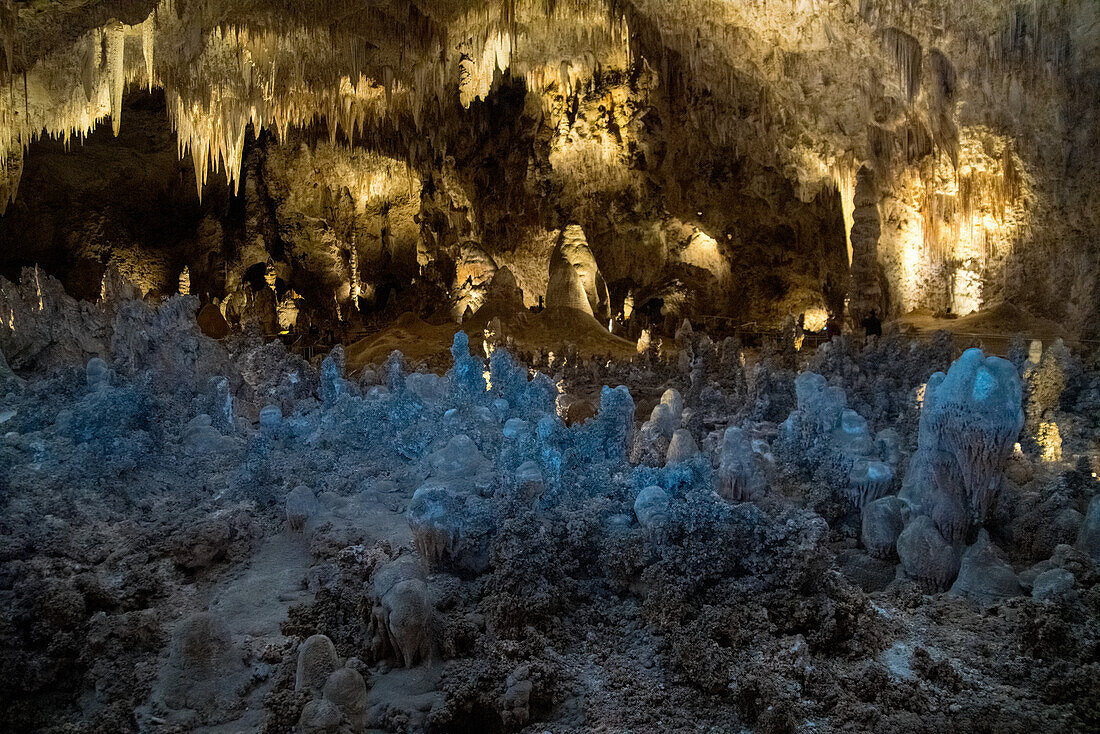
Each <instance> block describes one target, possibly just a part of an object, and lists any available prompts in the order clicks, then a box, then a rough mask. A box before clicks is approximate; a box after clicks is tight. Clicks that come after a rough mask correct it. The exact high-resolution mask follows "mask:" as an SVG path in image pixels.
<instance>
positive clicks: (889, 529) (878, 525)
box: [860, 496, 907, 558]
mask: <svg viewBox="0 0 1100 734" xmlns="http://www.w3.org/2000/svg"><path fill="white" fill-rule="evenodd" d="M906 510H907V505H906V504H905V501H904V500H902V499H899V498H898V497H893V496H891V497H882V498H881V499H877V500H875V501H873V502H870V503H868V504H867V506H866V507H864V508H863V513H862V518H861V520H862V522H861V528H860V539H861V540H862V541H863V547H864V548H866V549H867V553H869V554H870V555H872V556H874V557H875V558H890V557H892V556H893V555H894V554H895V553H896V552H897V544H898V536H899V535H901V531H902V530H904V529H905V514H906Z"/></svg>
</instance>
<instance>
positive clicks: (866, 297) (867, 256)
mask: <svg viewBox="0 0 1100 734" xmlns="http://www.w3.org/2000/svg"><path fill="white" fill-rule="evenodd" d="M854 205H855V209H854V211H853V214H852V230H851V242H852V262H851V266H852V269H851V278H850V283H851V285H850V286H849V289H848V297H849V302H848V317H849V319H850V320H851V321H852V322H853V323H854V324H855V325H856V326H857V327H858V326H859V324H860V322H862V320H863V319H864V318H866V317H867V316H869V315H870V314H871V312H872V311H874V312H876V313H877V314H878V316H879V318H882V317H883V316H884V315H885V313H884V309H883V298H882V286H881V285H880V283H879V263H878V240H879V234H880V226H879V213H878V191H877V188H876V186H875V177H874V174H873V173H872V171H871V169H870V168H868V167H867V166H864V167H863V168H860V169H859V173H858V174H856V187H855V198H854Z"/></svg>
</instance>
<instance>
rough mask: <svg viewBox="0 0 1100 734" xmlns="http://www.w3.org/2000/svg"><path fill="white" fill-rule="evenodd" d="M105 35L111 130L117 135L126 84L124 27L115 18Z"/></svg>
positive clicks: (120, 123)
mask: <svg viewBox="0 0 1100 734" xmlns="http://www.w3.org/2000/svg"><path fill="white" fill-rule="evenodd" d="M106 37H107V77H108V83H109V84H110V98H111V130H112V131H113V132H114V134H115V137H118V132H119V129H120V128H121V126H122V92H123V90H124V88H125V86H126V69H125V67H124V66H123V63H124V61H125V52H126V29H125V28H124V27H123V25H122V23H120V22H118V21H117V20H116V21H114V22H112V23H109V24H108V25H107V29H106Z"/></svg>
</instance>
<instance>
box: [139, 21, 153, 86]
mask: <svg viewBox="0 0 1100 734" xmlns="http://www.w3.org/2000/svg"><path fill="white" fill-rule="evenodd" d="M155 41H156V13H155V12H153V13H150V14H149V17H148V18H146V19H145V20H144V21H143V22H142V24H141V57H142V59H143V60H144V61H145V89H146V90H147V91H152V89H153V84H154V79H153V44H154V43H155Z"/></svg>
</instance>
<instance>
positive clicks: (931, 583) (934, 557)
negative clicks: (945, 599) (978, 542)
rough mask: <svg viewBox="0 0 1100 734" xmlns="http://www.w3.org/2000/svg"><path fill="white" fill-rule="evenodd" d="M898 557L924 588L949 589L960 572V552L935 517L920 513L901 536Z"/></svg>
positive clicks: (899, 537) (908, 572)
mask: <svg viewBox="0 0 1100 734" xmlns="http://www.w3.org/2000/svg"><path fill="white" fill-rule="evenodd" d="M897 548H898V558H900V559H901V566H902V568H903V569H904V570H905V573H906V574H908V575H909V576H910V577H912V578H914V579H917V580H918V581H919V582H921V584H923V585H924V586H925V588H928V589H932V590H936V591H941V590H943V589H946V588H947V586H948V584H950V583H951V582H952V581H953V580H954V579H955V576H956V575H957V574H958V572H959V554H958V552H957V551H956V550H955V548H954V547H953V546H952V545H951V544H950V543H948V542H947V541H946V540H944V539H943V536H942V535H940V532H939V531H938V530H936V526H935V525H934V524H933V523H932V519H931V518H929V517H928V516H927V515H918V516H917V517H916V518H914V519H913V520H911V521H910V522H909V524H908V525H906V526H905V529H904V530H902V531H901V535H899V536H898V543H897Z"/></svg>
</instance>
